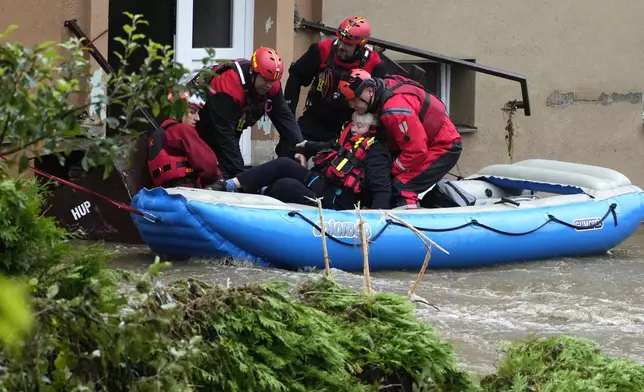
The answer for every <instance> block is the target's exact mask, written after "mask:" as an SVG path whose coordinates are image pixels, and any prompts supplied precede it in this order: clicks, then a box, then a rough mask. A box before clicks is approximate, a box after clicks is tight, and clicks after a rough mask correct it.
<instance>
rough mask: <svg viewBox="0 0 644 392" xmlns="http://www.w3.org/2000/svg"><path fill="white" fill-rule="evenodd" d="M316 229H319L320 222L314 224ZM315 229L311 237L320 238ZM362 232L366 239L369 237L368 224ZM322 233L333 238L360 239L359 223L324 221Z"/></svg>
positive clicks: (369, 228)
mask: <svg viewBox="0 0 644 392" xmlns="http://www.w3.org/2000/svg"><path fill="white" fill-rule="evenodd" d="M315 224H316V225H317V227H320V221H319V220H318V221H317V222H315ZM317 227H313V236H315V237H321V236H322V233H320V230H319V229H318V228H317ZM364 231H365V234H366V236H367V238H370V237H371V226H370V225H369V223H366V222H365V224H364ZM324 232H325V233H326V234H327V235H332V236H333V237H335V238H356V239H359V238H360V223H359V222H357V221H356V222H350V221H348V222H347V221H345V222H341V221H336V220H334V219H329V220H328V221H326V220H325V222H324Z"/></svg>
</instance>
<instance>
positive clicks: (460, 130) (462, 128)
mask: <svg viewBox="0 0 644 392" xmlns="http://www.w3.org/2000/svg"><path fill="white" fill-rule="evenodd" d="M456 130H457V131H458V133H460V134H461V135H465V134H468V133H476V132H477V131H478V128H477V127H472V126H469V125H457V126H456Z"/></svg>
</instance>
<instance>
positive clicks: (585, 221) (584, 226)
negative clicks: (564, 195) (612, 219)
mask: <svg viewBox="0 0 644 392" xmlns="http://www.w3.org/2000/svg"><path fill="white" fill-rule="evenodd" d="M572 224H573V225H575V226H576V227H575V230H576V231H586V230H600V229H602V228H603V227H604V222H602V218H597V217H595V218H581V219H575V220H574V221H572Z"/></svg>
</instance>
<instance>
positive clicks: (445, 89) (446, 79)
mask: <svg viewBox="0 0 644 392" xmlns="http://www.w3.org/2000/svg"><path fill="white" fill-rule="evenodd" d="M439 79H440V80H439V86H440V89H441V94H440V95H441V96H440V99H441V101H443V103H444V104H445V109H446V110H447V114H448V115H449V113H450V111H449V101H450V98H451V95H452V66H451V65H450V64H441V70H440V75H439Z"/></svg>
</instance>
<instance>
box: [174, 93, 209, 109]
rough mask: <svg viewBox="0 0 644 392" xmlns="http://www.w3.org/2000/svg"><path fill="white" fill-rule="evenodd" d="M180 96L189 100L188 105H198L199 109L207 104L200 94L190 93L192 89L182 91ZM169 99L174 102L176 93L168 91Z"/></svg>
mask: <svg viewBox="0 0 644 392" xmlns="http://www.w3.org/2000/svg"><path fill="white" fill-rule="evenodd" d="M179 98H180V99H185V100H187V101H188V105H190V106H196V107H198V108H199V109H201V108H203V107H204V105H205V104H206V102H205V101H204V100H203V99H201V97H200V96H199V95H197V94H190V91H180V92H179ZM168 100H170V102H174V93H173V92H172V91H170V92H168Z"/></svg>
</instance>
